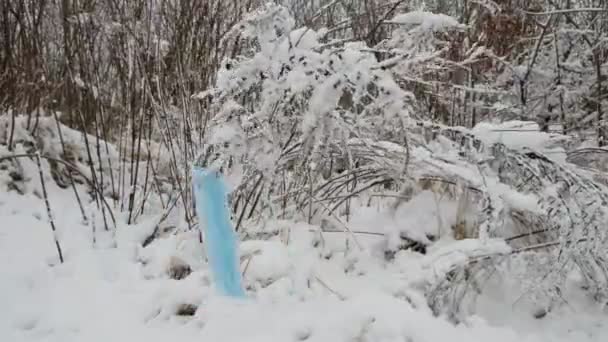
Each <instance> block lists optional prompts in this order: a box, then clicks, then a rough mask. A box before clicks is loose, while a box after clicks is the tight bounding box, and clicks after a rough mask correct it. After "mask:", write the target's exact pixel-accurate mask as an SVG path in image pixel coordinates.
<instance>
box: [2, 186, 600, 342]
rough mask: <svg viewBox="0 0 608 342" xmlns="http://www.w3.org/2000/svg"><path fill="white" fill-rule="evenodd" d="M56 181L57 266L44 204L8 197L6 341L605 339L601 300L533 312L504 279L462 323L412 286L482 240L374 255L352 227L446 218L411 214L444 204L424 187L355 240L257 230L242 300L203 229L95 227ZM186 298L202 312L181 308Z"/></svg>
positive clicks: (379, 212)
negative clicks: (220, 273) (208, 262)
mask: <svg viewBox="0 0 608 342" xmlns="http://www.w3.org/2000/svg"><path fill="white" fill-rule="evenodd" d="M49 188H50V196H51V206H52V209H53V212H54V218H55V221H56V222H55V223H56V225H57V227H58V230H59V231H58V234H57V236H58V239H59V241H60V243H61V246H62V248H63V252H64V257H65V263H63V264H60V263H59V260H58V257H57V252H56V249H55V246H54V243H53V234H52V232H51V229H50V227H49V225H48V220H47V218H46V209H45V207H44V203H43V201H42V200H40V199H39V198H37V197H35V196H34V195H33V194H32V193H29V194H25V195H19V194H17V193H15V192H3V193H1V194H0V220H1V221H0V222H1V225H0V260H1V261H2V262H1V263H0V275H1V277H0V279H1V281H0V341H7V342H8V341H10V342H20V341H57V342H68V341H79V342H92V341H104V342H107V341H116V342H119V341H129V342H134V341H146V342H153V341H182V342H186V341H226V342H228V341H247V342H253V341H265V342H268V341H311V342H312V341H323V342H329V341H331V342H335V341H370V342H371V341H374V342H382V341H412V342H423V341H450V342H456V341H467V342H471V341H518V342H521V341H531V342H532V341H533V342H537V341H538V342H540V341H564V342H565V341H577V342H578V341H580V342H585V341H598V342H599V341H608V315H606V313H602V311H601V310H602V309H601V308H599V307H596V306H597V305H595V304H590V302H587V301H586V300H585V299H584V298H582V297H581V298H580V300H577V301H576V302H568V303H567V304H566V305H563V306H562V307H560V308H557V309H555V310H552V311H551V312H550V313H549V314H548V315H547V316H546V317H544V318H543V319H535V318H533V306H532V305H529V304H526V301H525V300H518V298H517V297H518V296H520V295H521V294H517V289H518V288H520V286H519V285H518V284H516V283H514V282H513V281H509V280H508V279H499V278H497V279H495V280H494V281H490V282H489V285H488V286H487V288H485V289H484V295H482V296H481V297H480V298H479V301H478V305H477V307H478V315H476V316H472V317H470V318H469V319H467V320H465V321H464V322H462V323H460V324H459V325H453V324H452V323H449V322H448V321H447V320H446V319H444V318H442V317H435V316H433V314H432V313H431V310H430V309H429V308H428V306H427V305H426V300H425V299H424V296H423V294H422V293H421V292H420V291H418V290H416V284H417V283H419V282H421V281H423V280H424V279H425V278H428V277H432V276H433V275H434V274H440V273H441V272H442V271H445V269H444V268H445V267H447V266H446V265H450V264H453V263H454V262H457V260H458V258H459V256H461V255H463V254H466V253H474V252H475V251H479V250H480V249H483V248H484V246H480V245H476V244H473V245H471V244H470V243H469V242H468V241H466V240H464V241H459V242H456V241H451V242H450V241H449V239H448V240H446V242H445V243H438V244H436V246H434V247H433V249H430V250H429V251H428V253H427V254H426V255H422V254H417V253H414V252H410V251H401V252H399V253H398V254H397V255H396V256H395V259H394V261H393V262H390V263H386V262H385V261H384V258H383V257H382V256H380V255H376V254H375V252H374V251H375V250H376V248H375V246H378V245H379V244H382V243H385V241H384V238H383V237H382V236H380V235H369V234H359V233H355V231H367V232H382V233H390V232H391V231H393V232H394V231H406V232H407V231H414V230H415V231H438V230H439V231H440V230H441V229H442V228H441V225H447V224H449V223H450V222H449V220H450V217H451V216H450V210H451V209H450V208H449V203H448V204H446V205H445V206H444V208H443V209H440V208H442V207H441V206H438V207H436V208H437V210H443V211H442V212H444V213H445V215H444V217H442V218H441V219H439V220H438V219H437V215H434V214H433V213H432V210H427V212H429V215H428V216H422V215H419V216H416V215H417V214H419V213H420V212H421V210H420V209H421V208H423V207H426V208H427V209H428V207H429V206H436V202H434V200H433V198H432V196H429V195H428V194H427V195H425V196H426V197H425V196H421V197H420V198H419V199H418V202H417V201H413V202H412V204H411V205H408V207H405V208H403V209H401V211H399V212H398V213H397V214H396V215H395V216H394V217H391V216H388V215H387V214H385V213H384V211H383V208H382V207H381V206H374V205H373V203H372V205H371V206H369V207H362V208H359V210H356V211H354V212H355V213H356V214H355V215H354V216H352V217H351V218H350V222H349V227H350V229H351V230H352V231H353V234H354V235H355V236H356V238H353V237H352V236H351V234H350V233H339V232H333V233H324V234H320V233H318V229H317V228H316V227H313V226H310V225H307V224H303V223H300V224H296V223H290V222H275V223H273V224H272V225H268V226H266V227H249V228H250V231H252V232H256V231H257V232H258V233H262V232H264V231H274V232H278V235H277V236H276V237H274V238H271V239H268V240H247V241H244V242H243V243H242V245H241V253H242V255H243V257H242V268H243V271H244V274H245V277H244V278H245V282H246V284H247V287H248V293H249V294H250V299H248V300H246V301H241V302H235V301H230V300H226V299H222V298H219V297H217V296H215V295H214V294H213V290H212V288H211V286H210V280H209V274H208V272H207V268H206V266H205V260H204V251H203V247H202V245H201V244H200V243H199V241H198V236H197V234H196V233H195V232H182V233H178V234H173V235H167V236H165V237H162V238H159V239H157V240H156V241H154V242H153V243H152V244H150V245H149V246H148V247H146V248H142V247H141V241H142V237H144V236H146V235H147V234H148V233H149V232H150V229H151V225H152V224H153V222H154V221H155V219H156V218H155V217H150V218H149V219H148V220H144V219H142V220H141V222H142V223H140V224H138V225H133V226H127V225H121V224H119V227H118V228H117V230H116V231H115V232H106V231H104V230H103V228H102V225H101V224H99V222H98V224H97V225H96V227H97V228H96V229H95V232H93V229H92V225H91V224H87V225H85V224H83V223H82V222H81V217H80V212H79V210H78V209H77V207H75V205H74V200H73V198H72V196H73V194H72V193H71V192H70V190H69V189H67V190H61V189H59V188H57V187H56V186H55V185H54V184H50V185H49ZM34 192H35V191H34ZM117 219H118V221H121V217H117ZM98 220H99V219H98ZM412 227H416V229H414V230H413V229H412ZM256 229H257V230H256ZM260 236H261V235H260ZM347 237H348V238H347ZM355 240H356V241H355ZM492 243H493V242H491V241H490V242H488V244H492ZM496 244H497V245H500V244H499V243H496ZM314 246H316V247H314ZM486 247H487V248H492V249H496V248H497V246H490V245H488V246H486ZM499 247H500V246H498V248H499ZM176 258H179V259H181V260H183V261H184V262H186V263H188V264H189V265H190V267H191V268H192V273H191V274H190V275H189V276H187V277H186V278H184V279H182V280H174V279H171V278H170V277H169V276H168V275H167V269H168V267H169V266H170V264H171V263H172V262H174V261H175V260H176ZM570 298H572V296H571V297H570ZM184 304H191V305H195V306H197V307H198V310H197V311H196V313H195V314H194V315H193V316H188V315H177V314H176V312H178V311H179V309H180V306H182V305H184Z"/></svg>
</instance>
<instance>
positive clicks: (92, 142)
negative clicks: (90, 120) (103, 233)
mask: <svg viewBox="0 0 608 342" xmlns="http://www.w3.org/2000/svg"><path fill="white" fill-rule="evenodd" d="M9 114H10V113H9ZM140 145H141V146H139V148H137V147H133V146H127V144H125V146H117V145H115V144H113V143H110V142H108V141H105V140H103V139H101V138H100V137H99V135H97V136H96V135H92V134H86V133H83V132H80V131H77V130H74V129H71V128H69V127H67V126H66V125H64V124H62V123H61V122H59V121H57V120H56V117H53V116H39V117H33V116H26V115H14V116H13V115H4V116H2V117H0V177H1V179H2V180H1V181H0V187H1V188H2V191H16V192H18V193H20V194H22V195H26V194H33V195H35V196H37V197H38V198H41V199H43V197H45V195H44V194H43V191H42V188H41V187H40V185H41V184H39V182H40V177H43V178H44V179H45V180H46V182H49V183H52V185H51V184H49V186H57V187H59V188H61V189H70V191H71V192H72V194H73V199H74V201H75V202H76V203H78V205H79V207H80V212H81V216H82V220H83V222H87V221H89V219H91V216H92V215H95V213H94V212H96V211H99V213H98V214H100V215H99V216H100V217H102V218H103V227H104V228H105V229H106V230H109V229H110V228H112V227H116V224H117V222H116V220H117V219H116V216H117V215H118V214H119V212H121V211H129V212H130V214H129V218H128V219H129V220H130V221H131V222H135V221H136V219H137V217H139V216H142V215H144V214H149V213H150V212H157V211H158V207H162V208H163V209H166V208H168V207H171V208H173V207H172V206H171V204H172V203H174V202H175V199H176V197H177V195H176V191H175V187H176V186H175V183H176V181H175V177H174V174H173V173H171V172H170V170H169V169H170V167H169V161H168V159H169V158H167V154H168V153H167V152H166V149H165V148H163V146H162V145H161V144H158V143H155V142H152V141H143V140H142V141H141V143H140ZM131 149H133V151H131ZM132 152H133V153H132ZM134 178H137V179H138V181H139V182H134ZM36 184H39V185H36ZM131 184H136V185H135V186H130V185H131ZM91 205H92V206H93V207H95V209H91V208H90V207H91Z"/></svg>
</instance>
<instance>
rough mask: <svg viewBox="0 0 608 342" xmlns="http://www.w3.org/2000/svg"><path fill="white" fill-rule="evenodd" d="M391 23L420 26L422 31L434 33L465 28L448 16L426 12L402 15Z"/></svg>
mask: <svg viewBox="0 0 608 342" xmlns="http://www.w3.org/2000/svg"><path fill="white" fill-rule="evenodd" d="M390 22H391V23H395V24H409V25H418V26H419V27H420V29H423V30H432V31H441V30H445V29H450V28H460V27H462V26H463V25H461V24H460V23H459V22H458V20H456V19H454V18H452V17H450V16H448V15H445V14H436V13H432V12H425V11H411V12H407V13H401V14H398V15H396V16H394V17H393V19H392V20H391V21H390Z"/></svg>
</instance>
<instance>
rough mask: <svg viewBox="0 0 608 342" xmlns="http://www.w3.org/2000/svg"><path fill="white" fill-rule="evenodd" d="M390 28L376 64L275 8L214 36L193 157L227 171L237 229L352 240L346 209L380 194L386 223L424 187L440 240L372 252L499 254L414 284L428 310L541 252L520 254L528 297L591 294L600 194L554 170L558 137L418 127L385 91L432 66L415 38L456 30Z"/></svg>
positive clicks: (402, 238) (426, 23)
mask: <svg viewBox="0 0 608 342" xmlns="http://www.w3.org/2000/svg"><path fill="white" fill-rule="evenodd" d="M394 21H395V24H397V25H400V26H399V28H398V29H395V31H394V34H395V36H393V37H392V38H391V39H390V40H388V41H387V42H385V43H386V44H385V45H386V46H390V45H391V44H392V45H399V44H401V45H402V46H405V47H409V48H408V49H409V50H412V51H411V52H412V53H411V54H410V53H406V51H403V50H398V49H395V50H392V55H391V54H389V55H387V56H386V58H387V59H379V56H380V57H381V56H382V54H378V51H375V50H369V49H367V48H366V46H365V44H364V43H361V42H349V43H345V44H339V45H338V46H332V45H331V44H327V43H321V37H322V34H319V33H317V32H315V31H314V30H312V29H310V28H306V27H304V28H294V27H293V20H292V18H291V17H290V16H289V13H288V12H287V10H286V9H285V8H283V7H281V6H277V5H267V6H266V7H264V8H263V9H261V10H259V11H257V12H254V13H253V14H251V15H250V17H248V18H247V19H246V20H244V21H243V22H241V23H240V24H238V25H236V26H235V29H234V30H233V31H232V32H231V34H229V35H228V37H229V38H227V40H228V41H230V39H234V40H236V41H238V44H236V43H235V48H238V49H240V50H239V51H240V54H238V57H235V58H233V59H229V60H225V61H224V62H223V65H222V68H221V69H220V71H219V73H218V81H217V83H216V88H214V89H213V90H210V91H207V92H205V93H203V94H200V95H199V96H203V97H207V96H213V98H214V101H215V105H216V107H215V108H214V111H215V116H214V118H213V122H212V124H211V128H210V130H211V131H210V132H211V133H210V141H209V142H210V147H209V149H208V150H207V151H205V154H204V156H203V158H204V160H205V162H206V163H208V164H209V165H217V166H218V167H224V168H225V169H226V170H229V171H230V172H229V173H230V174H231V176H234V177H231V180H232V182H233V185H234V187H235V191H234V193H233V197H232V205H233V210H234V212H235V215H236V216H235V219H236V225H237V229H238V230H243V231H244V234H249V233H250V232H247V227H245V225H249V226H250V225H251V224H261V223H263V222H264V221H266V220H269V219H275V218H281V219H289V220H296V221H307V222H309V223H314V224H318V225H321V226H322V227H323V228H324V229H329V230H333V231H343V232H344V234H346V235H350V236H354V235H356V233H353V232H350V231H349V227H348V224H347V222H348V221H349V219H350V217H351V216H352V211H353V208H352V205H353V203H354V201H361V200H363V201H367V203H368V205H371V203H372V202H373V199H374V198H377V197H378V196H381V197H384V201H385V202H389V203H392V204H391V205H389V208H390V209H387V214H388V215H394V212H395V211H397V210H398V209H399V207H400V206H401V205H403V204H404V203H407V202H409V201H411V200H412V199H413V198H415V197H416V196H417V195H419V194H420V193H421V192H423V191H424V190H432V191H433V192H435V193H441V194H443V195H447V196H448V197H451V200H452V201H453V202H454V203H455V206H456V210H455V213H454V217H453V222H452V224H451V226H450V227H449V228H448V232H447V234H444V235H443V236H441V234H437V233H435V234H433V233H427V232H425V233H420V232H418V234H415V233H414V234H411V233H412V231H415V230H413V229H409V233H410V234H407V233H404V234H398V235H397V240H398V241H397V242H395V241H392V242H387V243H386V245H385V250H384V251H383V253H384V255H386V256H387V259H389V260H390V259H392V257H393V256H394V253H395V252H396V250H399V249H415V250H418V251H419V252H423V253H424V252H426V250H427V249H428V247H431V246H432V245H434V244H436V243H439V241H441V239H442V238H444V237H445V235H447V236H449V237H451V238H456V239H473V240H475V241H479V242H480V243H482V244H484V243H486V242H487V241H488V239H493V238H498V239H502V240H504V241H507V242H508V243H509V245H510V246H511V248H512V249H511V250H509V251H505V250H504V249H498V250H497V251H496V252H492V251H487V253H485V254H483V255H476V256H475V257H470V258H469V257H467V258H465V259H464V260H462V262H460V263H455V264H453V265H452V266H451V268H450V269H449V270H448V271H446V272H445V274H444V277H438V278H436V279H435V280H433V281H429V282H427V286H428V291H429V292H428V293H427V294H428V295H429V301H430V303H431V304H432V306H433V307H434V309H436V310H437V312H442V311H448V312H450V313H451V314H454V315H458V313H459V312H460V309H459V307H460V302H461V301H462V300H464V298H465V295H466V294H467V293H469V292H471V291H468V290H467V289H469V283H470V282H471V281H473V280H474V278H480V279H481V278H486V277H488V276H489V275H490V274H492V272H494V269H495V268H496V267H497V266H500V264H501V263H502V262H503V261H505V260H510V259H512V258H515V257H517V258H519V257H522V258H528V256H530V255H540V256H542V257H537V258H533V257H531V258H528V259H526V260H530V261H529V265H528V266H527V269H526V271H527V272H529V273H526V274H525V275H524V276H523V277H527V278H529V279H531V277H535V279H536V280H535V281H533V283H534V285H535V286H534V287H535V288H534V290H537V291H533V292H534V293H542V294H543V295H547V294H555V295H557V296H558V297H559V293H560V291H561V290H562V287H563V286H565V284H566V282H567V280H568V278H569V277H570V276H571V275H572V274H573V272H575V273H576V272H579V273H580V274H581V275H582V276H583V277H584V279H585V281H586V282H587V283H586V284H585V285H583V286H585V287H586V288H587V289H588V290H589V291H590V293H591V294H593V295H594V296H595V297H596V298H598V299H599V298H602V297H603V296H605V295H606V294H607V293H606V291H607V289H608V287H607V285H608V278H607V276H608V273H606V272H605V271H604V268H605V267H607V264H606V262H605V258H606V255H605V251H606V250H608V241H607V239H606V231H605V229H602V225H603V224H604V222H606V220H607V219H608V217H607V215H608V212H607V210H608V206H607V205H606V199H607V194H608V192H607V190H606V188H605V187H604V186H602V185H601V184H599V183H597V182H596V181H594V179H593V177H592V175H591V173H592V171H589V170H582V169H580V168H579V167H578V166H576V165H574V164H570V163H568V162H566V159H567V158H564V157H563V156H564V155H565V152H564V149H563V147H562V148H561V149H560V146H567V143H569V142H568V139H567V137H565V136H559V135H548V134H546V133H531V134H532V135H533V137H532V138H531V139H532V140H530V141H528V142H527V143H526V142H525V141H524V142H523V143H521V142H520V144H519V145H517V144H515V145H514V146H509V145H505V144H504V143H503V142H501V141H498V140H496V139H495V138H493V137H492V134H491V133H492V126H490V127H487V126H486V127H485V129H484V127H483V125H480V127H479V128H476V129H474V130H472V131H468V130H466V129H460V128H449V127H441V126H436V125H432V124H429V123H427V122H425V121H421V120H418V119H417V118H419V116H418V115H415V113H414V112H413V110H414V108H416V107H417V102H416V98H415V97H414V95H413V94H412V93H411V92H409V91H407V90H404V88H403V87H402V84H398V83H397V82H395V78H396V76H395V70H398V71H399V73H401V74H402V75H403V74H406V75H407V73H408V72H410V74H411V75H412V76H418V75H420V74H424V72H421V71H420V67H421V65H422V64H421V63H419V62H420V61H421V60H425V61H428V62H429V63H428V64H429V65H430V66H433V65H438V64H435V63H433V62H432V61H436V62H437V63H439V62H441V60H440V56H441V54H442V53H443V52H442V50H441V44H435V43H433V44H425V41H427V40H428V39H432V38H433V37H434V32H435V30H440V29H446V28H449V29H459V28H460V26H459V25H458V24H457V23H456V22H455V21H454V20H450V18H449V17H445V16H437V15H433V14H432V13H427V12H420V13H418V12H415V13H411V14H409V15H402V16H397V17H396V19H395V20H394ZM418 40H419V41H418ZM395 54H396V55H395ZM439 64H440V63H439ZM412 65H416V66H417V68H411V66H412ZM389 68H390V69H391V70H392V71H389V70H387V69H389ZM536 128H537V130H538V126H536ZM497 130H499V129H498V127H497ZM545 152H546V154H545ZM391 211H392V212H393V214H391ZM245 223H246V224H245ZM395 249H396V250H395ZM475 281H476V282H483V281H481V280H475Z"/></svg>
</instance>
